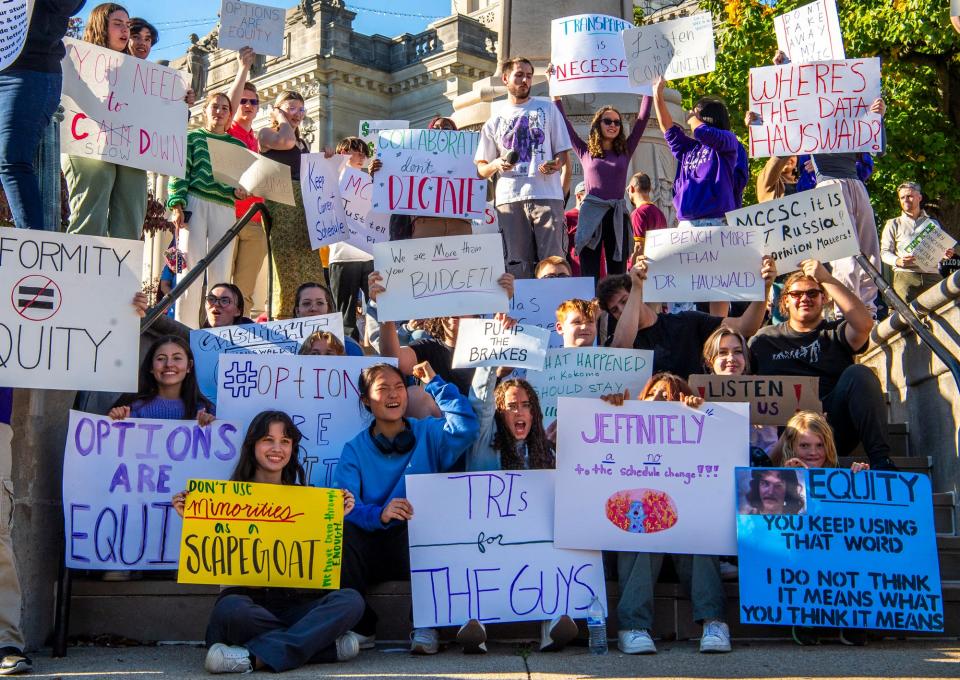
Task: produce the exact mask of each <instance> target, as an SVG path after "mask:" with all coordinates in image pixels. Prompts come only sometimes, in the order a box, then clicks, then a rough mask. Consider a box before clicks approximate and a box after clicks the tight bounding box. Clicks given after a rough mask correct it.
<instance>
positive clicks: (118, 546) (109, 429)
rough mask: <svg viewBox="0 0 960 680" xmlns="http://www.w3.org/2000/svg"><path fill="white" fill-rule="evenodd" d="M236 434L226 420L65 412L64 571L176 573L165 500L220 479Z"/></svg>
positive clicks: (176, 524)
mask: <svg viewBox="0 0 960 680" xmlns="http://www.w3.org/2000/svg"><path fill="white" fill-rule="evenodd" d="M242 440H243V429H241V428H240V426H239V425H238V424H237V423H235V422H231V421H229V420H223V419H219V418H218V419H217V420H215V421H213V423H211V424H210V425H203V426H201V425H200V424H198V423H197V421H196V420H153V419H148V418H126V419H124V420H111V419H110V418H108V417H107V416H99V415H94V414H92V413H83V412H81V411H70V421H69V424H68V426H67V441H66V444H65V445H64V450H63V522H64V527H63V528H64V536H65V538H66V551H65V554H66V565H67V566H68V567H70V568H73V569H110V570H125V569H175V568H176V566H177V550H178V548H179V546H180V517H179V516H178V515H177V513H176V512H175V511H174V509H173V505H172V498H173V495H174V494H175V493H178V492H180V491H182V490H184V489H186V488H187V481H188V480H190V479H192V478H194V477H207V478H210V479H227V478H229V477H230V475H231V474H232V473H233V468H234V467H236V464H237V456H238V455H239V454H240V445H241V443H242Z"/></svg>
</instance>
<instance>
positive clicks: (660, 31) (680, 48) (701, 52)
mask: <svg viewBox="0 0 960 680" xmlns="http://www.w3.org/2000/svg"><path fill="white" fill-rule="evenodd" d="M623 45H624V50H625V53H626V57H627V64H628V68H629V74H630V84H631V85H635V86H639V85H643V86H647V87H649V86H650V85H651V84H652V83H653V81H654V80H656V79H657V77H659V76H663V78H664V79H666V80H674V79H677V78H688V77H690V76H696V75H699V74H701V73H710V72H711V71H714V70H716V68H717V55H716V49H715V47H714V41H713V19H712V17H711V16H710V13H709V12H704V13H701V14H694V15H693V16H690V17H683V18H681V19H673V20H671V21H660V22H657V23H655V24H649V25H647V26H639V27H637V28H631V29H629V30H626V31H624V32H623Z"/></svg>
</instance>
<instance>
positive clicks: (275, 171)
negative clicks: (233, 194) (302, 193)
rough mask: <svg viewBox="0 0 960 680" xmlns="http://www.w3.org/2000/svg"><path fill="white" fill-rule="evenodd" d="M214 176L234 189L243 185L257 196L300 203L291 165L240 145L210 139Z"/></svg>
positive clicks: (211, 163)
mask: <svg viewBox="0 0 960 680" xmlns="http://www.w3.org/2000/svg"><path fill="white" fill-rule="evenodd" d="M207 148H208V149H209V151H210V165H211V166H212V167H213V178H214V179H215V180H217V181H218V182H221V183H223V184H226V185H228V186H231V187H233V188H235V189H236V188H238V187H242V188H243V189H245V190H246V191H247V192H249V193H250V194H253V195H254V196H260V197H261V198H266V199H268V200H271V201H276V202H277V203H284V204H286V205H296V200H295V199H294V198H293V184H292V182H293V180H291V179H290V166H289V165H285V164H284V163H278V162H277V161H274V160H271V159H269V158H266V157H265V156H261V155H260V154H258V153H254V152H253V151H250V150H249V149H247V148H245V147H242V146H240V145H238V144H231V143H229V142H224V141H221V140H219V139H208V140H207Z"/></svg>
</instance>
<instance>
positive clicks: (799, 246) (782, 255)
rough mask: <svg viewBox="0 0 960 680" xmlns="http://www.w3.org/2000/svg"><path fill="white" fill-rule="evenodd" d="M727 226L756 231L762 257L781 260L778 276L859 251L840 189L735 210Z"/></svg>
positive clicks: (820, 189)
mask: <svg viewBox="0 0 960 680" xmlns="http://www.w3.org/2000/svg"><path fill="white" fill-rule="evenodd" d="M727 224H728V225H729V226H730V227H738V228H749V229H756V230H757V231H758V234H759V237H760V239H761V243H762V248H763V253H764V255H770V256H771V257H772V258H773V259H774V260H776V261H777V273H778V274H788V273H790V272H792V271H794V270H797V269H799V268H800V263H801V262H802V261H803V260H809V259H810V258H813V259H816V260H820V261H821V262H830V261H831V260H839V259H840V258H843V257H852V256H853V255H856V254H857V253H859V252H860V245H859V241H858V239H857V232H856V231H855V230H854V228H853V223H852V222H851V221H850V214H849V213H848V212H847V204H846V201H844V199H843V191H842V190H841V189H840V185H827V186H823V187H817V188H815V189H811V190H809V191H804V192H801V193H798V194H794V195H792V196H784V197H783V198H780V199H777V200H775V201H766V202H764V203H759V204H757V205H750V206H747V207H746V208H741V209H739V210H731V211H730V212H728V213H727ZM652 233H654V232H651V234H652Z"/></svg>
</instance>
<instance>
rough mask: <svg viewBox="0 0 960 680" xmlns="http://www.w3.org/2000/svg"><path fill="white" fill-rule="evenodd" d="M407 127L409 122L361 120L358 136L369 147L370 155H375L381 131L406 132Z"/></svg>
mask: <svg viewBox="0 0 960 680" xmlns="http://www.w3.org/2000/svg"><path fill="white" fill-rule="evenodd" d="M409 127H410V121H409V120H361V121H360V126H359V130H358V134H359V136H360V139H362V140H363V141H365V142H366V143H367V145H368V146H369V147H370V153H371V155H372V154H376V153H377V137H378V136H379V135H380V131H381V130H406V129H408V128H409Z"/></svg>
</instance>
